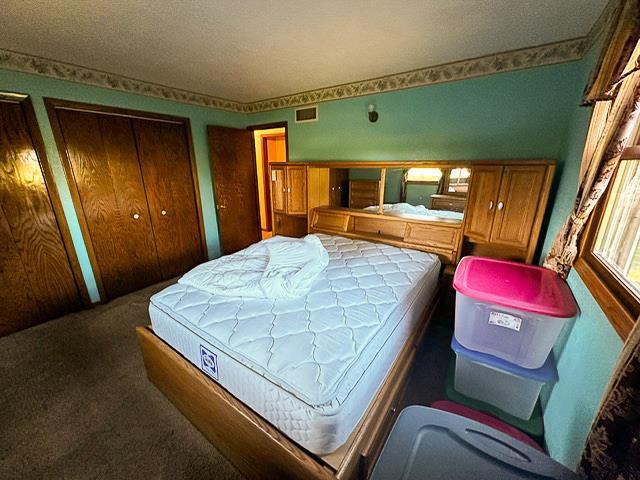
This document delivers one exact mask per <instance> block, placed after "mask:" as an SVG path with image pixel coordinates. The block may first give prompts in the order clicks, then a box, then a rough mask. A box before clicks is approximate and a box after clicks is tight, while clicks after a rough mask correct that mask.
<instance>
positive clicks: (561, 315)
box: [453, 257, 578, 368]
mask: <svg viewBox="0 0 640 480" xmlns="http://www.w3.org/2000/svg"><path fill="white" fill-rule="evenodd" d="M453 287H454V288H455V289H456V319H455V336H456V338H457V339H458V341H459V342H460V343H461V344H462V345H463V346H465V347H466V348H469V349H471V350H477V351H479V352H484V353H488V354H490V355H494V356H496V357H499V358H502V359H504V360H507V361H509V362H512V363H515V364H517V365H520V366H521V367H525V368H540V367H541V366H542V365H543V364H544V362H545V360H546V359H547V357H548V356H549V352H550V351H551V349H552V348H553V344H554V343H555V341H556V339H557V338H558V335H559V334H560V331H561V330H562V327H563V326H564V323H565V321H566V320H567V319H569V318H573V317H575V316H576V314H577V313H578V306H577V304H576V301H575V299H574V298H573V294H572V293H571V290H570V289H569V286H568V285H567V284H566V282H565V281H564V280H562V279H561V278H560V277H559V276H558V275H557V274H556V273H555V272H552V271H551V270H547V269H546V268H541V267H536V266H533V265H525V264H523V263H516V262H507V261H504V260H495V259H490V258H482V257H465V258H463V259H462V260H461V261H460V264H459V265H458V268H457V269H456V273H455V275H454V279H453Z"/></svg>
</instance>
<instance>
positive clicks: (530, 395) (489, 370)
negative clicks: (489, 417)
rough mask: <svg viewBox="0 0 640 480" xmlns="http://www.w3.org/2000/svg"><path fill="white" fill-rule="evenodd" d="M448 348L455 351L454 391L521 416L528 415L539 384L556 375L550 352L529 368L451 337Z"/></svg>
mask: <svg viewBox="0 0 640 480" xmlns="http://www.w3.org/2000/svg"><path fill="white" fill-rule="evenodd" d="M451 348H452V349H453V351H454V352H455V354H456V367H455V380H454V388H455V389H456V391H458V392H460V393H462V394H463V395H466V396H468V397H471V398H475V399H477V400H481V401H483V402H486V403H488V404H490V405H494V406H495V407H497V408H499V409H501V410H503V411H504V412H506V413H508V414H510V415H513V416H514V417H517V418H521V419H523V420H528V419H529V418H530V417H531V414H532V413H533V409H534V407H535V405H536V402H537V400H538V396H539V395H540V390H541V389H542V386H543V385H544V384H545V383H554V382H555V381H556V380H557V379H558V372H557V370H556V364H555V360H554V358H553V352H551V353H550V354H549V356H548V357H547V360H546V361H545V363H544V364H543V365H542V367H540V368H537V369H533V370H531V369H527V368H523V367H520V366H518V365H515V364H513V363H510V362H507V361H505V360H502V359H500V358H496V357H494V356H492V355H488V354H486V353H481V352H476V351H473V350H469V349H468V348H465V347H463V346H462V345H460V343H458V341H457V340H456V338H455V337H454V338H453V339H452V340H451Z"/></svg>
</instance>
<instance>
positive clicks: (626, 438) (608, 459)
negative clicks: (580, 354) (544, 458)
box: [579, 318, 640, 480]
mask: <svg viewBox="0 0 640 480" xmlns="http://www.w3.org/2000/svg"><path fill="white" fill-rule="evenodd" d="M579 473H581V474H583V475H585V476H586V477H587V478H589V479H592V480H632V479H635V480H637V479H640V318H639V319H638V320H637V321H636V322H635V326H634V327H633V330H632V331H631V333H630V334H629V337H628V338H627V341H626V342H625V345H624V347H623V349H622V354H621V355H620V358H619V359H618V363H617V364H616V366H615V368H614V370H613V375H612V377H611V380H610V381H609V385H608V386H607V388H606V390H605V394H604V397H603V401H602V403H601V404H600V408H599V409H598V414H597V415H596V419H595V421H594V422H593V425H592V426H591V431H590V433H589V436H588V437H587V444H586V446H585V449H584V451H583V452H582V460H581V461H580V466H579Z"/></svg>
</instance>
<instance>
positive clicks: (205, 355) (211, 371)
mask: <svg viewBox="0 0 640 480" xmlns="http://www.w3.org/2000/svg"><path fill="white" fill-rule="evenodd" d="M200 364H201V366H202V371H203V372H204V373H206V374H207V375H209V376H210V377H211V378H213V379H214V380H218V356H217V355H216V354H215V353H213V352H210V351H209V350H207V349H206V348H204V347H203V346H202V345H200Z"/></svg>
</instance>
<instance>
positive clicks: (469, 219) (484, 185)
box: [464, 161, 555, 262]
mask: <svg viewBox="0 0 640 480" xmlns="http://www.w3.org/2000/svg"><path fill="white" fill-rule="evenodd" d="M554 170H555V165H554V164H553V163H551V162H548V161H540V162H534V161H532V162H524V161H523V162H518V163H509V162H503V163H500V164H497V163H496V164H493V165H486V164H484V165H483V164H481V165H478V166H474V167H473V169H472V172H473V173H472V181H471V191H470V193H469V200H468V202H467V209H466V212H465V216H466V220H465V227H464V236H465V240H466V241H467V242H469V243H470V245H467V246H466V249H465V250H466V253H475V254H482V255H490V256H496V257H504V258H508V259H512V260H521V261H526V262H531V261H532V260H533V256H534V254H535V249H536V246H537V243H538V237H539V234H540V226H541V224H542V218H543V216H544V212H545V209H546V204H547V200H548V197H549V190H550V187H551V181H552V178H553V172H554Z"/></svg>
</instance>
